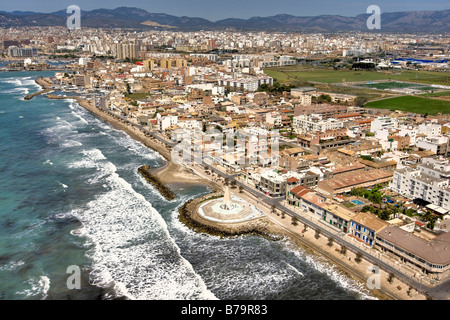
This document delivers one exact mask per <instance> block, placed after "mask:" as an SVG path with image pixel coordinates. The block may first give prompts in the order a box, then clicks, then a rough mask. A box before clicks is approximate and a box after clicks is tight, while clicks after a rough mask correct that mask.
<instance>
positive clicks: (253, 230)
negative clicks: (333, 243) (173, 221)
mask: <svg viewBox="0 0 450 320" xmlns="http://www.w3.org/2000/svg"><path fill="white" fill-rule="evenodd" d="M39 85H41V86H42V84H40V83H39ZM67 99H73V100H75V101H76V102H77V103H78V104H79V105H80V106H81V107H83V108H84V109H86V110H88V111H90V112H91V113H93V114H94V115H95V116H97V117H98V118H100V119H101V120H103V121H105V122H107V123H109V124H111V125H112V126H113V127H114V128H116V129H118V130H122V131H124V132H125V133H127V134H128V135H129V136H130V137H131V138H133V139H135V140H137V141H140V142H141V143H143V144H144V145H145V146H147V147H148V148H150V149H152V150H154V151H156V152H157V153H158V154H160V155H161V156H162V157H163V158H164V159H165V161H166V163H165V164H164V165H163V166H162V167H158V168H152V169H150V171H152V173H153V174H155V175H156V176H157V177H158V178H160V179H163V180H164V182H166V183H167V184H186V185H208V186H209V187H212V189H213V190H214V191H212V192H211V193H209V194H207V195H206V196H211V195H212V194H215V193H217V192H218V190H220V189H221V187H220V186H219V184H218V183H214V182H212V181H210V179H209V178H208V177H201V175H199V174H198V173H194V172H193V171H191V170H188V169H186V168H184V167H182V166H180V165H178V164H176V163H174V162H173V161H172V160H171V157H170V152H169V150H168V149H167V148H166V147H165V146H164V145H163V143H162V142H160V141H158V140H156V139H155V138H153V137H148V136H146V135H145V134H144V133H143V132H141V131H140V130H138V129H137V128H135V127H134V126H133V125H130V124H127V123H125V122H124V121H123V120H121V119H118V118H115V117H113V116H112V115H110V114H108V113H106V112H104V111H103V110H100V109H98V108H97V107H95V106H93V105H92V103H91V102H90V101H89V100H86V99H82V98H80V97H73V98H72V97H70V98H67ZM238 196H240V195H238ZM202 197H205V196H202ZM202 197H197V198H194V199H192V200H191V201H193V202H194V203H195V201H198V199H201V198H202ZM191 201H188V202H187V203H185V204H184V205H183V206H182V208H187V207H188V206H189V203H190V202H191ZM194 207H195V208H196V207H197V206H194ZM180 209H181V208H180ZM192 209H194V208H190V209H188V210H187V211H186V212H185V215H186V213H187V212H188V211H190V213H191V214H190V218H191V219H193V220H194V221H196V223H198V224H199V225H197V227H198V226H200V229H202V228H201V226H203V229H204V231H207V230H208V229H209V230H210V232H212V233H214V232H216V234H215V235H220V232H222V233H223V235H224V236H236V235H242V234H255V235H258V236H268V238H269V239H270V238H271V237H273V238H272V239H270V240H274V239H277V238H279V237H280V236H281V237H287V238H288V239H290V240H292V243H293V244H294V245H295V246H300V247H301V248H303V249H306V251H307V252H308V253H310V254H314V255H316V256H319V257H323V258H325V260H327V262H329V263H330V264H332V265H334V266H336V267H337V268H338V269H339V270H341V271H343V272H344V273H345V274H346V275H348V276H349V277H350V278H352V279H354V280H356V281H358V282H363V283H364V282H365V281H366V280H367V275H364V272H361V270H358V268H355V266H352V265H350V264H349V263H348V262H347V261H346V259H345V260H344V259H340V258H339V257H336V256H334V255H333V254H332V253H330V252H328V251H327V250H324V249H323V248H320V247H319V246H317V245H316V244H315V243H314V240H312V241H311V240H307V239H304V236H305V235H303V237H302V236H300V234H297V233H296V232H293V231H292V230H290V228H289V227H287V228H286V227H283V226H281V225H280V224H278V223H276V222H275V221H274V219H273V217H271V216H269V215H266V216H264V217H263V218H260V219H261V220H262V219H264V221H263V222H261V221H259V220H260V219H257V221H255V223H252V224H251V225H249V223H248V222H245V223H241V226H238V225H237V224H236V225H234V226H231V227H230V225H223V224H220V223H214V222H210V221H206V220H205V219H202V218H201V217H200V216H199V215H198V214H197V215H196V213H195V211H196V210H195V209H194V210H192ZM180 215H181V214H180ZM180 215H179V216H180ZM180 221H181V219H180ZM185 221H186V220H185ZM182 222H183V221H182ZM183 223H184V224H186V225H187V226H188V227H189V228H192V224H190V225H189V223H185V222H183ZM242 224H246V226H245V228H244V229H243V228H242ZM230 228H231V229H230ZM233 228H234V231H233ZM236 228H237V229H240V230H238V232H235V231H237V230H236ZM192 229H194V231H197V230H200V229H198V228H197V230H195V228H192ZM211 230H212V231H211ZM230 230H231V231H230ZM200 231H201V230H200ZM308 231H309V233H311V234H312V233H313V232H314V231H313V230H311V229H310V230H308ZM308 231H307V232H306V233H305V234H307V233H308ZM227 233H228V234H227ZM213 235H214V234H213ZM322 238H324V237H323V236H322ZM347 254H348V255H351V254H352V253H351V252H349V253H347ZM363 260H364V259H363ZM361 264H362V263H361ZM402 287H403V288H405V287H406V288H407V286H406V285H404V284H403V285H402ZM383 288H384V289H383ZM371 293H372V294H373V295H374V296H375V297H377V298H379V299H382V300H383V299H398V300H405V297H402V296H400V295H398V294H397V292H395V291H392V290H386V287H385V286H384V285H383V286H382V289H381V290H379V291H378V290H377V291H374V292H371ZM416 295H417V294H416ZM406 299H408V298H406Z"/></svg>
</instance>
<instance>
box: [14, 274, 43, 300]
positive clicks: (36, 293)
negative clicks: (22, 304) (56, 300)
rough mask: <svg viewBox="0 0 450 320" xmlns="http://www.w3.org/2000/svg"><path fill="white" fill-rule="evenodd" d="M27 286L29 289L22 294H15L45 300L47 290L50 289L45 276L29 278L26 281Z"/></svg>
mask: <svg viewBox="0 0 450 320" xmlns="http://www.w3.org/2000/svg"><path fill="white" fill-rule="evenodd" d="M27 284H28V285H29V286H30V288H29V289H25V290H24V291H22V292H17V294H21V295H24V296H26V297H39V298H40V299H41V300H44V299H46V298H47V294H48V290H49V289H50V279H49V278H48V277H47V276H41V277H39V278H37V277H35V278H31V279H29V280H28V281H27Z"/></svg>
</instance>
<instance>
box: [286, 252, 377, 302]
mask: <svg viewBox="0 0 450 320" xmlns="http://www.w3.org/2000/svg"><path fill="white" fill-rule="evenodd" d="M293 252H294V254H295V255H297V256H298V257H299V258H301V259H304V261H305V262H306V263H308V264H309V265H310V266H312V267H313V268H314V269H316V270H317V271H319V272H321V273H324V274H326V275H327V276H328V277H329V278H330V279H331V280H333V281H334V282H335V283H336V284H337V285H339V286H340V287H342V288H344V289H345V290H347V291H351V292H355V293H357V294H358V295H359V296H360V297H361V299H363V300H376V298H375V297H373V296H372V295H371V294H370V292H369V290H368V289H367V288H366V287H365V285H364V284H363V283H361V282H358V281H355V280H353V279H351V278H349V277H348V276H346V275H344V274H343V273H342V272H340V271H339V270H338V269H337V268H336V267H335V266H334V265H332V264H331V263H330V262H328V261H325V260H322V259H320V258H319V257H316V256H314V257H313V256H311V255H308V254H305V253H301V252H300V251H299V250H293Z"/></svg>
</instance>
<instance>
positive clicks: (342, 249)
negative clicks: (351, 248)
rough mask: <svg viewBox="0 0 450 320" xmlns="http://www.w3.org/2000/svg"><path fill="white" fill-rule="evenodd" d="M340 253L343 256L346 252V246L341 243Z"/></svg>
mask: <svg viewBox="0 0 450 320" xmlns="http://www.w3.org/2000/svg"><path fill="white" fill-rule="evenodd" d="M341 254H343V255H344V256H345V255H346V254H347V247H346V246H345V245H341Z"/></svg>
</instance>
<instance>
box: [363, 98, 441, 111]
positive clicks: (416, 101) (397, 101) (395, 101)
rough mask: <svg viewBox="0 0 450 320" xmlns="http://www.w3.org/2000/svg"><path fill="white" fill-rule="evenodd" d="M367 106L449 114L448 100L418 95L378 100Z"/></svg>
mask: <svg viewBox="0 0 450 320" xmlns="http://www.w3.org/2000/svg"><path fill="white" fill-rule="evenodd" d="M365 107H367V108H376V109H389V110H392V111H395V110H401V111H406V112H412V113H420V114H425V113H428V114H429V115H436V114H438V113H442V114H450V101H445V100H437V99H429V98H424V97H418V96H403V97H396V98H390V99H384V100H378V101H372V102H369V103H367V104H366V105H365Z"/></svg>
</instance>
